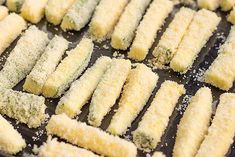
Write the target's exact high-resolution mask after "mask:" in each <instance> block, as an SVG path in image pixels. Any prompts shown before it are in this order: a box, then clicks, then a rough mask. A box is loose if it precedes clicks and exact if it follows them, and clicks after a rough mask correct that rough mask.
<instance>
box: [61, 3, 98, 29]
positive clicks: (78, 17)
mask: <svg viewBox="0 0 235 157" xmlns="http://www.w3.org/2000/svg"><path fill="white" fill-rule="evenodd" d="M99 1H100V0H82V1H81V0H76V1H75V3H74V4H73V5H72V7H71V8H70V9H69V10H68V12H67V13H66V15H65V16H64V18H63V21H62V23H61V28H62V29H63V30H64V31H67V30H76V31H80V30H81V29H82V28H83V27H85V25H86V24H87V23H88V22H89V20H90V18H91V16H92V14H93V12H94V10H95V7H96V6H97V4H98V3H99Z"/></svg>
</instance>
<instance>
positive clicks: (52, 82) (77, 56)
mask: <svg viewBox="0 0 235 157" xmlns="http://www.w3.org/2000/svg"><path fill="white" fill-rule="evenodd" d="M93 47H94V44H93V43H92V40H90V39H88V38H85V37H84V38H83V39H82V40H81V41H80V43H79V44H78V45H77V47H76V48H75V49H73V50H71V51H69V52H67V54H68V56H67V57H66V58H65V59H63V60H62V62H61V63H60V64H59V65H58V67H57V68H56V70H55V71H54V72H53V73H52V74H51V75H50V76H49V77H48V79H47V81H46V83H45V85H44V87H43V95H44V96H45V97H50V98H54V97H59V96H60V95H61V94H63V93H64V91H65V90H66V89H67V88H69V86H70V85H71V83H72V82H73V81H74V80H75V79H76V78H77V77H78V76H79V75H80V74H81V73H82V72H83V71H84V70H85V68H86V67H87V66H88V63H89V62H90V59H91V54H92V52H93Z"/></svg>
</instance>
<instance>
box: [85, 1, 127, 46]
mask: <svg viewBox="0 0 235 157" xmlns="http://www.w3.org/2000/svg"><path fill="white" fill-rule="evenodd" d="M128 1H129V0H118V1H117V0H101V1H100V3H99V5H98V6H97V7H96V10H95V13H94V16H93V18H92V20H91V23H90V28H89V33H90V35H91V36H92V37H93V39H94V40H97V41H102V40H105V39H106V38H107V37H108V36H109V35H110V33H111V32H112V31H113V29H114V26H115V25H116V23H117V22H118V20H119V17H120V15H121V14H122V12H123V10H124V8H125V6H126V4H127V3H128ZM110 6H112V7H110Z"/></svg>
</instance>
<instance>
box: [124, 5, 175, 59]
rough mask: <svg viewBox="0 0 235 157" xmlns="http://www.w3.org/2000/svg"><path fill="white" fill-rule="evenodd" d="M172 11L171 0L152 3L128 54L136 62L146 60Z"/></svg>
mask: <svg viewBox="0 0 235 157" xmlns="http://www.w3.org/2000/svg"><path fill="white" fill-rule="evenodd" d="M172 9H173V2H172V1H170V0H154V1H153V2H152V3H151V5H150V7H149V9H148V10H147V13H146V14H145V15H144V17H143V20H142V21H141V23H140V25H139V27H138V28H137V31H136V36H135V39H134V41H133V44H132V46H131V48H130V52H129V53H128V57H129V58H131V59H134V60H136V61H142V60H144V59H145V57H146V55H147V54H148V51H149V49H150V48H151V46H152V44H153V42H154V39H155V38H156V36H157V31H158V30H160V28H161V26H162V25H163V24H164V21H165V19H166V18H167V16H168V14H169V13H170V12H171V11H172Z"/></svg>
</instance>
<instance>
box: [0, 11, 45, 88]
mask: <svg viewBox="0 0 235 157" xmlns="http://www.w3.org/2000/svg"><path fill="white" fill-rule="evenodd" d="M17 16H18V15H17ZM48 41H49V39H48V37H47V34H46V33H44V32H43V31H40V30H39V29H38V28H37V27H35V26H30V27H29V28H28V29H27V30H26V31H25V33H24V34H23V36H22V37H21V38H20V39H19V41H18V42H17V45H16V46H15V48H14V49H13V50H12V52H11V54H10V55H9V57H8V58H7V61H6V63H5V65H4V66H3V69H2V70H1V71H0V86H1V87H4V88H13V87H14V86H16V85H17V84H18V83H19V82H20V81H22V80H23V79H24V78H25V77H26V76H27V75H28V74H29V73H30V71H31V70H32V68H33V67H34V65H35V64H36V62H37V60H38V59H39V58H40V56H41V54H42V53H43V52H44V50H45V48H46V45H47V43H48Z"/></svg>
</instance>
